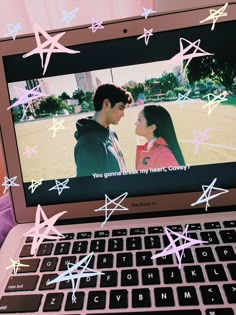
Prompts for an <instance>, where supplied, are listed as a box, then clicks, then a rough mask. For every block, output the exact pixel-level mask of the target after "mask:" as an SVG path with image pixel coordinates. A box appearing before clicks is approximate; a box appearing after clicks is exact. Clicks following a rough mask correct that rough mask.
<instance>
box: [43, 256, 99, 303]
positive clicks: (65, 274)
mask: <svg viewBox="0 0 236 315" xmlns="http://www.w3.org/2000/svg"><path fill="white" fill-rule="evenodd" d="M93 255H94V252H91V253H90V254H88V255H87V256H86V257H84V258H83V259H81V260H80V261H79V262H77V263H76V264H72V263H68V264H67V270H65V271H64V272H63V273H61V274H60V275H59V276H58V277H56V278H55V279H53V280H51V281H49V282H47V285H50V284H54V283H58V282H62V281H67V280H71V283H72V290H73V293H72V303H76V297H75V291H76V290H77V287H78V282H79V281H76V284H75V281H74V280H75V279H81V278H87V277H95V276H98V275H104V272H99V271H96V270H94V269H91V268H88V264H89V262H90V260H91V258H92V256H93ZM84 263H85V265H83V264H84ZM70 266H71V267H70ZM79 267H80V268H83V269H82V271H81V272H80V273H76V274H72V272H73V271H77V269H78V268H79ZM85 271H90V272H85Z"/></svg>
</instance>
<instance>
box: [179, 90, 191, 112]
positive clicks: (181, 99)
mask: <svg viewBox="0 0 236 315" xmlns="http://www.w3.org/2000/svg"><path fill="white" fill-rule="evenodd" d="M191 92H192V90H188V91H187V92H186V93H185V94H181V93H178V99H177V100H176V102H177V103H179V108H181V107H183V103H186V102H193V100H192V99H191V98H189V94H190V93H191Z"/></svg>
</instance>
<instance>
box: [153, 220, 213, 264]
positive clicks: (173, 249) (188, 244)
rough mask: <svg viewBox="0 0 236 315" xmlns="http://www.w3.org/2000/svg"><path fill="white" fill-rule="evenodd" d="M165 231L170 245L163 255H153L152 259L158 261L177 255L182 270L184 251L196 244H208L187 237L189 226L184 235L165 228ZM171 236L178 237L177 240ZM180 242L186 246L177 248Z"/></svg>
mask: <svg viewBox="0 0 236 315" xmlns="http://www.w3.org/2000/svg"><path fill="white" fill-rule="evenodd" d="M164 231H165V233H166V235H167V237H168V239H169V241H170V244H169V245H168V246H167V247H166V248H165V249H164V250H163V251H162V252H161V253H158V254H155V255H153V256H152V259H156V258H159V257H163V256H168V255H171V254H175V255H176V258H177V261H178V264H179V269H180V268H181V262H182V257H183V254H184V250H185V249H186V248H189V247H191V246H194V245H196V244H202V243H207V242H206V241H201V240H197V239H194V238H190V237H188V236H187V233H188V225H186V228H185V230H184V232H183V234H180V233H177V232H174V231H172V230H171V229H169V228H164ZM171 234H173V235H175V236H177V238H175V239H173V238H172V236H171ZM179 240H184V244H182V245H178V246H176V243H177V242H178V241H179ZM180 252H181V254H180Z"/></svg>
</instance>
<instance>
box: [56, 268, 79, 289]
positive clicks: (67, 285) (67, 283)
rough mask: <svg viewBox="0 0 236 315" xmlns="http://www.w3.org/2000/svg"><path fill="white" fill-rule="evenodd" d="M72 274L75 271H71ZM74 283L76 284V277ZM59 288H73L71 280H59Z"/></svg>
mask: <svg viewBox="0 0 236 315" xmlns="http://www.w3.org/2000/svg"><path fill="white" fill-rule="evenodd" d="M72 275H76V273H73V272H72ZM74 284H75V285H76V284H77V279H74ZM59 289H60V290H65V289H73V286H72V281H71V280H70V279H68V280H64V281H61V282H60V283H59Z"/></svg>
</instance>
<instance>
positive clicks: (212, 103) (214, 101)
mask: <svg viewBox="0 0 236 315" xmlns="http://www.w3.org/2000/svg"><path fill="white" fill-rule="evenodd" d="M226 95H227V92H226V91H224V92H222V93H221V94H220V95H215V94H212V93H209V94H207V95H205V96H203V97H204V98H205V97H207V100H208V102H207V103H206V104H205V105H203V106H202V108H206V107H208V116H210V114H211V113H212V111H213V110H214V109H215V108H216V107H217V106H218V105H219V104H220V103H221V102H225V101H227V100H228V99H227V97H225V96H226Z"/></svg>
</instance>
